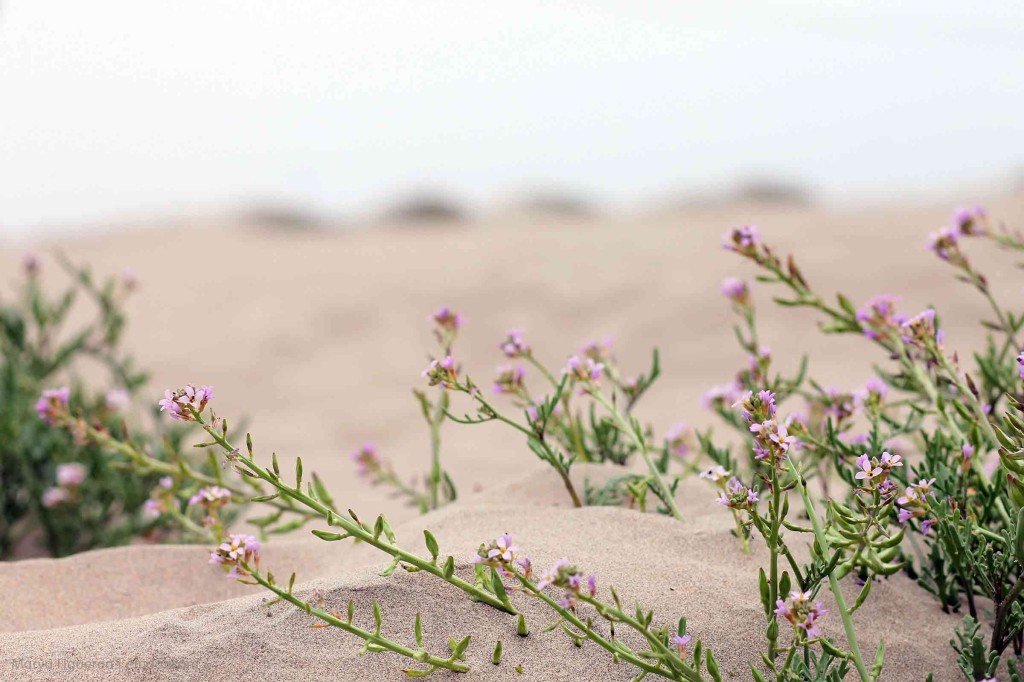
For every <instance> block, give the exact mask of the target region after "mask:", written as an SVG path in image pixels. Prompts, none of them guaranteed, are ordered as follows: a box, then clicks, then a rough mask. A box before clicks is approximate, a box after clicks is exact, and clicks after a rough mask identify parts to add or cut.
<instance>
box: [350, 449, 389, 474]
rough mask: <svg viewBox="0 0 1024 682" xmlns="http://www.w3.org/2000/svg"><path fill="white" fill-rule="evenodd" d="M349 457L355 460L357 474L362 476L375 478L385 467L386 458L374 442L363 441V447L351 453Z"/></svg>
mask: <svg viewBox="0 0 1024 682" xmlns="http://www.w3.org/2000/svg"><path fill="white" fill-rule="evenodd" d="M348 457H349V459H351V460H352V461H353V462H355V465H356V475H357V476H359V477H360V478H373V477H374V476H376V475H377V474H378V473H380V471H381V470H382V469H383V468H384V460H382V459H381V458H380V455H379V454H377V448H376V447H375V446H374V445H373V443H363V447H361V448H359V449H358V450H354V451H353V452H351V453H349V456H348Z"/></svg>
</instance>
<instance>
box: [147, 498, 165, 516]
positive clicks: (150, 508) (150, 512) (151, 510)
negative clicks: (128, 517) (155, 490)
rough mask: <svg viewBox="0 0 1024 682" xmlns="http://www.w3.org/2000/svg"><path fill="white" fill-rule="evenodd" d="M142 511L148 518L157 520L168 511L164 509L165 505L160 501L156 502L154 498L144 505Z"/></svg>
mask: <svg viewBox="0 0 1024 682" xmlns="http://www.w3.org/2000/svg"><path fill="white" fill-rule="evenodd" d="M142 511H143V513H144V514H145V515H146V516H149V517H152V518H154V519H155V518H158V517H159V516H160V515H161V514H163V513H164V512H165V511H166V509H164V505H163V503H162V502H161V501H160V500H154V499H153V498H150V499H148V500H146V501H145V502H144V503H143V504H142Z"/></svg>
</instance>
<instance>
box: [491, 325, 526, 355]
mask: <svg viewBox="0 0 1024 682" xmlns="http://www.w3.org/2000/svg"><path fill="white" fill-rule="evenodd" d="M498 348H500V349H501V352H502V353H504V354H505V357H507V358H521V357H526V356H527V355H529V354H530V347H529V346H527V345H526V341H524V340H523V333H522V332H521V331H519V330H518V329H509V330H508V332H507V333H506V334H505V340H504V341H502V342H501V343H499V344H498Z"/></svg>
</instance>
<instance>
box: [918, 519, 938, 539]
mask: <svg viewBox="0 0 1024 682" xmlns="http://www.w3.org/2000/svg"><path fill="white" fill-rule="evenodd" d="M934 525H935V519H925V520H924V521H922V522H921V535H928V534H929V533H931V531H932V526H934Z"/></svg>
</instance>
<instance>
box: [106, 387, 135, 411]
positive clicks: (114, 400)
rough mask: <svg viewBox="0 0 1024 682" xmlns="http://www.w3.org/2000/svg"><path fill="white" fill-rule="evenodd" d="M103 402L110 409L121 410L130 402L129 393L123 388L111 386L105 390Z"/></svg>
mask: <svg viewBox="0 0 1024 682" xmlns="http://www.w3.org/2000/svg"><path fill="white" fill-rule="evenodd" d="M104 402H105V403H106V405H107V407H108V408H110V409H111V410H115V411H116V410H123V409H124V408H126V407H127V406H128V403H129V402H131V394H130V393H128V391H126V390H125V389H123V388H112V389H110V390H109V391H107V395H106V396H105V400H104Z"/></svg>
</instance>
